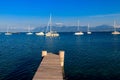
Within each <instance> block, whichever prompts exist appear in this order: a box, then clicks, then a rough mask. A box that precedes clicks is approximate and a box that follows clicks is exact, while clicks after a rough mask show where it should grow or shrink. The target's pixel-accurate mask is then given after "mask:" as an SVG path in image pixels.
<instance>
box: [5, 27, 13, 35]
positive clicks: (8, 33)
mask: <svg viewBox="0 0 120 80" xmlns="http://www.w3.org/2000/svg"><path fill="white" fill-rule="evenodd" d="M8 30H9V27H7V32H6V33H5V35H12V33H11V32H9V31H8Z"/></svg>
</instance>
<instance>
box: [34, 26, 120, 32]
mask: <svg viewBox="0 0 120 80" xmlns="http://www.w3.org/2000/svg"><path fill="white" fill-rule="evenodd" d="M52 30H53V31H57V32H76V31H77V26H52ZM79 30H80V31H83V32H86V31H87V26H80V29H79ZM113 30H114V29H113V26H109V25H100V26H96V27H90V31H94V32H95V31H113ZM119 30H120V29H119ZM32 31H33V32H40V31H43V32H45V31H46V26H43V27H37V28H35V29H33V30H32Z"/></svg>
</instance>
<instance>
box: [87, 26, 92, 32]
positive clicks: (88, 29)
mask: <svg viewBox="0 0 120 80" xmlns="http://www.w3.org/2000/svg"><path fill="white" fill-rule="evenodd" d="M89 28H90V25H89V24H88V30H87V34H92V32H90V30H89Z"/></svg>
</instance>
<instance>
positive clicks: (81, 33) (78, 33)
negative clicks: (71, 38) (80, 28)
mask: <svg viewBox="0 0 120 80" xmlns="http://www.w3.org/2000/svg"><path fill="white" fill-rule="evenodd" d="M75 35H84V33H83V32H76V33H75Z"/></svg>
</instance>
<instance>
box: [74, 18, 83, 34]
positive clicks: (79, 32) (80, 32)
mask: <svg viewBox="0 0 120 80" xmlns="http://www.w3.org/2000/svg"><path fill="white" fill-rule="evenodd" d="M77 30H78V32H75V33H74V35H83V34H84V33H83V32H82V31H80V30H79V20H78V27H77Z"/></svg>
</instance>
